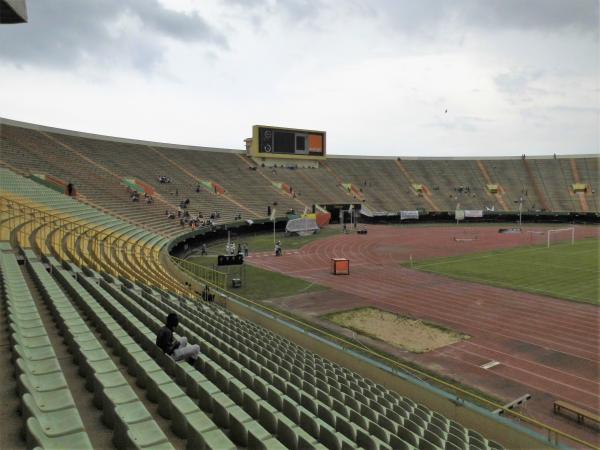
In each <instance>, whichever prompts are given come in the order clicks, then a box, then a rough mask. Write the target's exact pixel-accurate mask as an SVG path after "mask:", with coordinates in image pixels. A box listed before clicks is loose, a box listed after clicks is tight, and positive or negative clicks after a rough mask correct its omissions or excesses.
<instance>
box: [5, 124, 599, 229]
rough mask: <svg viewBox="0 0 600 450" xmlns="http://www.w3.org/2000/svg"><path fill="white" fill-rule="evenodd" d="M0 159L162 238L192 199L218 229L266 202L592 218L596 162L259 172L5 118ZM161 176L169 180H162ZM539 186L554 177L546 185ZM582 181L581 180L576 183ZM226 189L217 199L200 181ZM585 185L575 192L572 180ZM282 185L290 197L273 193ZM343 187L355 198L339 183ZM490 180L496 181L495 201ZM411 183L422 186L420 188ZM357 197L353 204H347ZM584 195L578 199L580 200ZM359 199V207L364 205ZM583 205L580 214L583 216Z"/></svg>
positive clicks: (234, 162) (204, 155)
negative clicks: (137, 185) (131, 191)
mask: <svg viewBox="0 0 600 450" xmlns="http://www.w3.org/2000/svg"><path fill="white" fill-rule="evenodd" d="M0 126H1V130H2V132H1V133H0V139H1V142H2V144H1V145H2V156H1V158H0V162H1V163H2V164H4V166H6V167H9V168H12V169H13V170H16V171H18V172H19V173H21V174H24V175H30V174H32V173H41V174H48V175H52V176H54V177H56V178H58V179H61V180H64V181H65V182H69V181H70V182H72V183H73V184H74V185H75V186H76V188H77V189H78V191H79V193H80V195H81V198H80V199H81V200H82V201H84V202H88V203H89V204H90V205H92V206H94V207H97V208H99V209H102V210H104V211H110V213H111V214H113V215H116V216H118V217H121V218H123V219H125V220H127V221H129V222H131V223H134V224H136V225H138V226H141V227H143V228H146V229H149V230H152V231H154V232H156V233H158V234H161V235H164V236H175V235H178V234H183V233H185V232H187V231H188V230H187V229H182V227H181V226H180V224H179V221H178V220H168V219H166V218H165V210H170V211H175V210H176V209H177V207H178V205H179V203H180V202H181V201H182V200H185V199H189V200H190V204H189V207H188V210H189V211H190V212H192V213H194V214H196V213H198V212H201V213H202V214H203V216H204V217H207V216H208V215H210V213H212V212H218V213H219V215H220V217H219V219H218V220H217V222H219V223H230V222H232V221H234V219H235V218H236V217H239V216H240V215H241V217H242V219H251V220H253V219H257V218H261V217H262V218H264V217H266V216H267V213H266V211H267V206H268V205H271V206H273V205H277V210H278V211H279V212H280V213H284V212H285V211H289V210H292V209H293V210H295V211H302V210H304V209H305V208H311V207H312V205H313V204H315V203H316V204H347V203H352V202H362V203H364V204H365V205H366V206H367V207H368V208H369V209H371V210H373V211H387V212H395V213H397V212H398V211H399V210H412V209H420V210H425V211H454V209H455V208H456V206H457V204H460V206H461V208H463V209H485V208H486V207H494V208H495V209H496V210H499V211H516V210H518V203H519V199H520V198H521V197H523V208H524V211H532V212H534V211H548V212H550V211H551V212H597V211H598V199H597V194H596V189H595V187H597V184H598V158H593V157H570V158H564V157H559V158H557V159H554V158H553V157H539V158H525V159H523V158H521V157H519V158H502V159H464V158H449V159H431V158H430V159H428V158H402V159H401V160H398V159H397V158H372V159H370V158H364V157H360V158H359V157H357V158H352V157H329V158H328V160H327V161H325V162H321V163H320V165H319V167H317V168H305V169H302V168H296V167H294V166H290V165H287V166H286V165H280V166H279V167H271V166H268V167H262V166H261V165H260V164H258V163H257V162H256V161H253V160H252V159H250V158H248V157H247V156H245V155H244V154H243V152H242V151H236V150H224V149H220V150H219V149H208V148H190V147H183V148H180V147H178V146H169V145H164V144H157V143H145V142H141V141H137V142H136V141H131V140H126V139H116V138H106V137H102V136H96V135H85V134H82V133H74V132H69V131H65V130H56V129H49V128H47V127H39V126H35V125H31V124H23V123H20V122H12V121H6V120H4V121H3V123H2V124H1V125H0ZM161 175H163V176H164V175H168V176H169V177H170V178H171V179H172V183H167V184H163V183H159V182H158V181H157V180H158V177H159V176H161ZM126 177H131V178H137V179H139V180H143V181H144V182H145V183H147V184H148V185H149V186H151V187H152V188H153V189H154V190H155V191H156V198H155V199H154V200H155V201H154V202H153V203H152V204H150V205H148V204H145V203H144V202H143V201H140V202H131V201H130V199H129V196H128V194H127V191H126V189H125V187H124V186H123V185H122V184H121V182H122V180H123V178H126ZM545 180H553V183H546V182H545ZM577 180H579V181H577ZM209 181H212V182H215V183H217V184H218V185H220V186H222V187H223V188H224V192H223V193H215V192H212V191H211V190H210V189H208V188H207V187H206V186H205V184H204V183H203V182H209ZM577 182H582V183H585V184H586V185H589V186H590V189H589V190H588V191H587V192H586V193H585V194H583V196H578V195H575V194H574V193H573V191H572V189H571V185H572V184H573V183H577ZM277 183H285V184H287V185H288V186H291V187H292V188H293V192H294V194H295V195H290V194H289V193H287V192H284V191H282V190H281V189H278V188H277V187H275V185H276V184H277ZM344 183H350V184H352V185H353V186H355V187H356V188H357V189H358V190H362V192H360V195H359V196H357V195H353V194H352V193H349V192H347V190H345V189H344V188H343V186H342V184H344ZM488 184H497V185H498V186H499V191H498V193H496V194H494V195H492V194H490V193H489V192H488V190H487V187H486V186H487V185H488ZM415 185H421V186H422V191H421V192H417V191H416V190H415V188H414V186H415ZM354 197H356V198H354ZM580 198H583V201H581V200H580ZM363 200H364V202H363ZM586 209H587V211H586Z"/></svg>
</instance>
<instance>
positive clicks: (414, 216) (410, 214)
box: [400, 211, 419, 220]
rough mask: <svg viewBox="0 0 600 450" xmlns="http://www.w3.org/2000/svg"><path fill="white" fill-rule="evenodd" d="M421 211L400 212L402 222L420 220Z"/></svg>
mask: <svg viewBox="0 0 600 450" xmlns="http://www.w3.org/2000/svg"><path fill="white" fill-rule="evenodd" d="M418 218H419V211H400V220H406V219H418Z"/></svg>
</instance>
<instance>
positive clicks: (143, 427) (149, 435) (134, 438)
mask: <svg viewBox="0 0 600 450" xmlns="http://www.w3.org/2000/svg"><path fill="white" fill-rule="evenodd" d="M126 439H127V441H126V444H125V446H124V447H123V448H156V449H165V450H166V449H174V447H173V446H172V445H171V444H170V443H169V441H168V439H167V437H166V436H165V434H164V433H163V432H162V430H161V429H160V428H159V426H158V425H157V424H156V423H155V422H154V421H152V420H147V421H144V422H139V423H134V424H130V425H129V426H128V429H127V435H126ZM115 444H117V443H115Z"/></svg>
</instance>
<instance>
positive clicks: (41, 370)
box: [17, 358, 62, 375]
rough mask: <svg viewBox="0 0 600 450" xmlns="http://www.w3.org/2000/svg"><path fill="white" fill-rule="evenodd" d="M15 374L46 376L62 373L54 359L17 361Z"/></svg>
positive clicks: (21, 359) (20, 359)
mask: <svg viewBox="0 0 600 450" xmlns="http://www.w3.org/2000/svg"><path fill="white" fill-rule="evenodd" d="M17 372H18V373H19V375H20V374H22V373H24V374H26V375H30V374H31V375H47V374H51V373H58V372H60V373H62V369H61V367H60V364H59V363H58V360H57V359H56V358H48V359H43V360H41V361H29V360H27V359H23V358H19V359H17Z"/></svg>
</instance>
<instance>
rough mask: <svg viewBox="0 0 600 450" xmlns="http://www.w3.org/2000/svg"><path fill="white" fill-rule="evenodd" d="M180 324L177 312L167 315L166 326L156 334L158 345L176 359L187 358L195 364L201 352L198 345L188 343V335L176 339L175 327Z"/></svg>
mask: <svg viewBox="0 0 600 450" xmlns="http://www.w3.org/2000/svg"><path fill="white" fill-rule="evenodd" d="M178 325H179V317H177V314H175V313H171V314H169V315H168V316H167V320H166V322H165V326H164V327H162V328H161V329H160V330H159V331H158V334H157V336H156V345H157V346H158V347H159V348H160V349H161V350H162V351H163V352H165V353H166V354H167V355H169V356H170V357H171V358H173V359H174V360H175V361H184V360H187V361H188V362H189V363H190V364H193V363H194V362H195V361H196V359H197V358H198V355H199V354H200V347H199V346H198V345H195V344H194V345H188V342H187V338H186V337H180V338H179V339H175V336H174V332H175V328H177V326H178Z"/></svg>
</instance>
